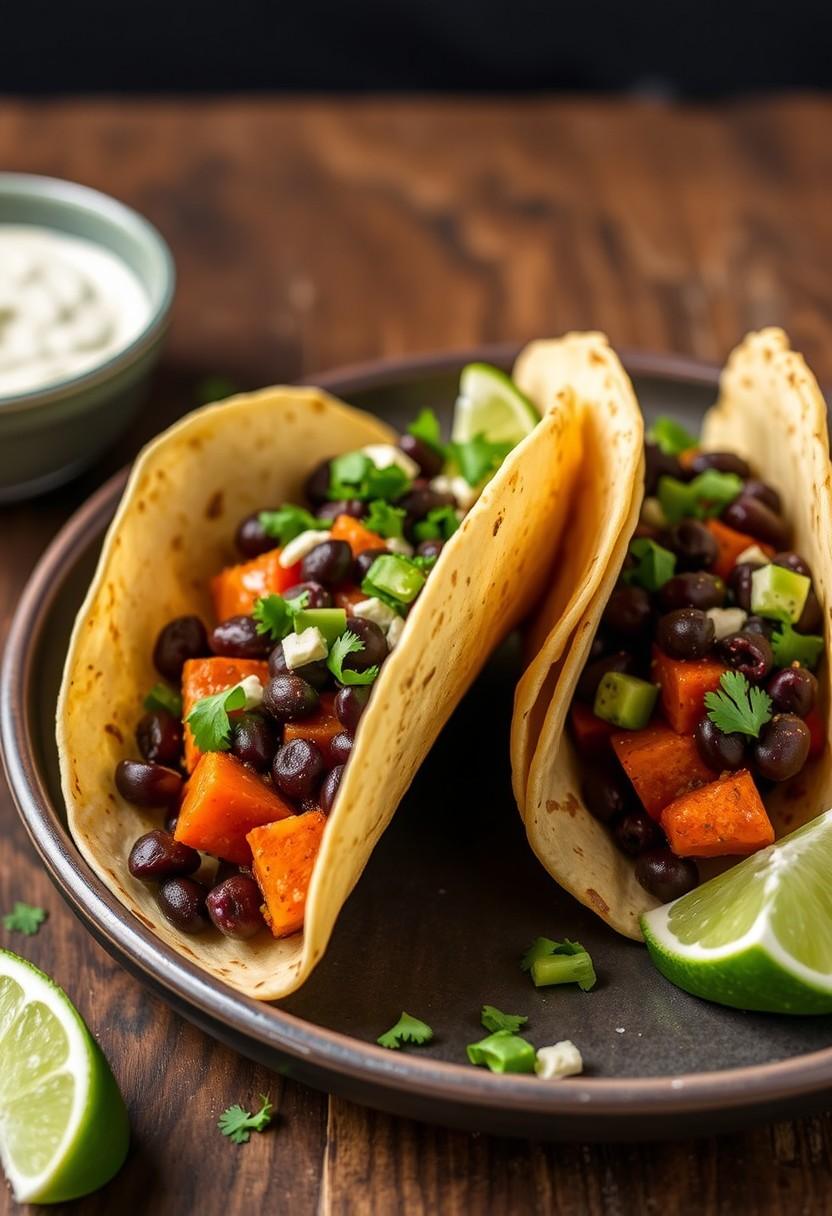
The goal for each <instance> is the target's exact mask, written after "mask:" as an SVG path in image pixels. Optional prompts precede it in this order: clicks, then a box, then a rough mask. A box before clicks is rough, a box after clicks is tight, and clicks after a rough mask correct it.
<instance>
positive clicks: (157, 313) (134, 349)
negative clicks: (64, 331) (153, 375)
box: [0, 172, 176, 417]
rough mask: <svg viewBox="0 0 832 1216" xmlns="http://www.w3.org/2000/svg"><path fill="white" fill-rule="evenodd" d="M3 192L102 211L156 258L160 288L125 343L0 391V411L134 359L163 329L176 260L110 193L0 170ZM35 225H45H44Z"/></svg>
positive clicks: (86, 383) (29, 404)
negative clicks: (44, 380)
mask: <svg viewBox="0 0 832 1216" xmlns="http://www.w3.org/2000/svg"><path fill="white" fill-rule="evenodd" d="M6 195H19V196H20V197H24V196H26V195H28V196H30V197H33V198H42V199H49V200H52V201H54V202H56V203H57V204H58V205H59V206H61V207H63V208H64V209H65V210H75V211H84V212H87V213H88V214H90V215H96V216H99V217H102V218H103V219H105V220H107V221H109V222H110V223H111V224H113V225H114V226H115V227H117V228H120V229H121V230H122V231H123V232H129V233H132V234H133V235H134V236H137V237H138V238H139V239H140V240H141V241H143V242H144V243H145V245H147V246H148V247H149V248H151V249H152V250H153V251H154V253H155V254H156V256H157V257H158V259H159V264H160V268H161V290H160V293H159V299H158V300H157V302H156V303H155V304H153V302H152V301H150V310H149V313H148V317H147V320H146V321H145V323H144V324H143V325H142V327H141V329H140V330H139V331H138V333H137V334H136V335H135V336H134V337H133V338H131V340H130V341H129V342H128V343H127V345H126V346H122V347H120V348H119V349H118V350H117V351H116V352H115V353H114V354H112V355H110V356H109V357H108V358H106V359H105V360H104V361H103V362H101V363H96V364H95V365H94V366H93V367H91V368H89V369H88V370H87V371H85V372H80V373H79V374H77V375H74V376H68V377H66V378H65V379H63V380H56V381H54V382H53V383H50V384H46V385H44V386H43V387H42V388H36V389H28V390H27V391H26V392H23V393H8V394H5V395H3V394H2V393H0V417H2V416H3V415H4V414H17V413H21V412H23V411H25V410H30V409H36V408H38V407H39V406H44V405H54V404H56V403H59V402H62V401H65V400H66V399H68V398H70V397H74V396H75V395H76V393H78V394H82V393H83V392H84V391H85V390H86V389H88V388H94V387H96V386H97V385H99V384H103V383H106V381H107V380H109V379H110V378H111V377H112V376H113V375H115V374H117V373H118V372H119V371H121V370H123V369H124V368H125V367H128V366H130V365H131V364H133V363H135V362H136V361H137V360H138V359H139V358H140V357H141V356H142V355H143V354H144V352H145V351H146V350H147V349H148V348H149V347H150V346H152V345H153V344H154V342H155V341H156V340H157V339H158V338H159V337H161V335H162V333H163V332H164V330H165V328H166V326H167V323H168V320H169V316H170V310H171V306H172V304H173V297H174V294H175V291H176V264H175V262H174V259H173V254H172V253H171V250H170V247H169V245H168V243H167V241H166V240H165V238H164V237H163V236H162V234H161V232H159V230H158V228H156V226H155V225H154V224H152V223H151V222H150V220H148V219H146V218H145V217H144V216H143V215H141V214H140V213H139V212H138V211H136V210H135V209H134V208H133V207H130V206H128V204H127V203H123V202H121V200H120V199H117V198H115V197H114V196H113V195H111V194H105V193H104V191H102V190H96V189H95V188H94V187H93V186H85V185H83V184H82V183H81V182H73V181H69V180H66V179H64V178H60V177H49V176H48V175H46V174H39V173H12V172H10V173H6V172H0V197H3V196H6ZM39 226H42V227H47V228H48V227H49V226H50V225H48V224H45V225H39ZM56 231H62V230H60V229H56ZM93 243H95V244H98V243H100V242H95V241H94V242H93Z"/></svg>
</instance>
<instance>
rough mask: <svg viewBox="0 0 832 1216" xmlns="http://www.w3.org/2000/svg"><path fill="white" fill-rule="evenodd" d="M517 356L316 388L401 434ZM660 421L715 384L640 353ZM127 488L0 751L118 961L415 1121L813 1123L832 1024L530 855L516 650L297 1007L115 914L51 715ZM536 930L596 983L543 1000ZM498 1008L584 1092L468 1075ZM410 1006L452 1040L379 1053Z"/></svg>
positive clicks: (7, 696) (405, 809)
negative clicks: (741, 1000) (512, 727)
mask: <svg viewBox="0 0 832 1216" xmlns="http://www.w3.org/2000/svg"><path fill="white" fill-rule="evenodd" d="M515 353H516V352H515V350H514V348H510V347H498V348H491V349H487V350H478V351H475V352H466V353H463V354H457V355H443V356H430V357H425V358H416V359H410V360H400V361H392V362H386V363H382V364H375V365H371V366H368V367H362V368H351V369H345V370H344V371H342V372H337V373H332V374H331V375H327V376H325V377H319V378H318V380H317V382H318V383H320V384H324V385H325V387H327V388H329V389H331V390H332V391H333V392H335V393H338V394H339V395H340V396H343V397H345V398H346V399H347V400H349V401H351V402H353V403H355V404H356V405H361V406H364V407H365V408H368V409H371V410H374V411H375V412H378V413H380V414H383V415H384V416H385V417H388V418H389V419H390V420H391V421H393V422H394V423H402V422H404V421H406V420H407V419H408V418H410V417H412V416H413V414H414V412H415V411H416V410H417V409H418V408H419V407H420V406H422V405H426V404H432V405H434V406H435V407H436V408H437V409H438V410H440V411H444V412H447V410H448V409H449V408H450V405H451V403H452V402H453V398H454V394H455V385H456V379H457V375H458V372H459V368H460V367H461V366H462V365H463V364H464V363H466V362H468V361H469V360H470V359H472V358H477V359H486V360H489V361H492V362H498V363H501V364H503V365H505V366H509V365H510V363H511V361H512V358H513V356H514V354H515ZM625 361H626V363H627V366H628V368H629V370H630V372H631V374H632V375H633V377H634V380H635V383H636V388H637V391H638V392H639V395H640V398H641V401H642V404H643V406H644V408H645V411H646V413H647V414H648V415H650V414H651V413H655V412H656V411H657V410H662V411H672V412H673V413H674V414H676V415H677V416H678V417H679V418H680V419H681V420H682V421H686V422H688V423H689V424H690V425H691V427H692V428H694V429H695V428H696V426H697V424H698V421H699V418H700V417H701V414H702V412H703V410H704V409H705V408H706V407H707V405H708V404H709V403H710V401H711V400H712V399H713V396H714V392H715V387H716V372H715V370H714V369H713V368H710V367H707V366H705V365H703V364H699V363H693V362H690V361H687V360H680V359H674V358H667V357H660V356H648V355H643V354H633V355H631V356H630V357H629V358H627V359H626V360H625ZM123 484H124V476H123V475H120V476H118V477H116V478H114V479H113V480H112V481H110V482H108V483H107V484H106V485H105V486H103V487H102V489H101V490H99V491H98V493H97V494H95V495H94V496H93V497H92V498H91V499H90V500H89V501H88V502H87V504H86V505H85V506H84V507H83V508H82V509H81V510H80V511H79V512H78V513H77V514H76V515H75V516H74V517H73V518H72V519H71V520H70V521H69V523H68V524H67V525H66V527H65V528H64V529H63V531H62V532H61V533H60V534H59V535H58V536H57V538H56V539H55V541H54V542H53V544H52V545H51V546H50V548H49V549H48V551H47V552H46V554H45V555H44V557H43V558H42V560H41V562H40V563H39V565H38V567H37V569H36V570H35V572H34V574H33V575H32V578H31V580H30V583H29V585H28V587H27V589H26V592H25V593H24V595H23V597H22V599H21V602H20V605H19V607H18V611H17V614H16V616H15V619H14V622H13V624H12V628H11V631H10V633H9V637H8V643H7V649H6V657H5V662H4V667H3V674H2V688H1V689H0V713H1V714H2V720H1V722H0V725H1V726H2V743H3V751H4V758H5V762H6V766H7V771H8V776H9V780H10V783H11V785H12V789H13V792H14V796H15V799H16V801H17V803H18V806H19V808H20V813H21V815H22V817H23V820H24V822H25V824H26V827H27V829H28V831H29V834H30V836H31V838H32V840H33V842H34V845H35V847H36V849H37V850H38V852H39V854H40V856H41V858H42V859H43V862H44V864H45V866H46V868H47V870H48V872H49V874H50V875H51V877H52V879H53V880H54V882H55V883H56V885H57V886H58V888H59V890H60V891H61V892H62V894H63V895H64V897H65V898H66V900H67V901H68V903H69V904H70V906H71V907H72V908H73V909H74V910H75V912H76V913H77V914H78V916H79V917H80V919H81V920H82V921H83V922H84V923H85V924H86V925H87V927H88V928H89V929H90V930H91V932H92V933H93V934H94V935H95V937H96V938H97V939H98V940H99V941H100V942H101V943H102V944H103V945H104V946H105V947H106V948H107V949H108V950H109V951H110V953H111V954H113V955H114V956H115V957H116V958H117V959H118V960H119V961H120V962H121V963H122V964H123V965H124V966H125V967H127V968H128V969H129V970H130V971H131V972H133V973H134V974H135V975H137V976H138V977H139V978H140V979H141V980H143V981H144V982H145V983H147V984H149V985H150V986H151V987H153V988H154V989H155V990H156V991H157V992H158V993H159V994H160V995H161V996H162V997H163V998H164V999H165V1000H167V1001H168V1002H169V1003H170V1004H172V1005H173V1006H174V1007H175V1008H177V1009H178V1010H179V1011H180V1012H181V1013H183V1014H184V1015H185V1016H186V1017H188V1018H190V1019H191V1020H192V1021H193V1022H195V1023H196V1024H197V1025H199V1026H201V1027H202V1028H203V1029H204V1030H206V1031H207V1032H208V1033H210V1034H212V1035H214V1036H215V1037H217V1038H218V1039H221V1040H222V1041H223V1042H225V1043H228V1044H229V1045H231V1046H232V1047H234V1048H236V1049H238V1050H239V1051H241V1052H242V1053H244V1054H246V1055H249V1056H251V1057H253V1058H255V1059H257V1060H260V1061H262V1062H263V1063H265V1064H267V1065H269V1066H270V1067H273V1068H275V1069H277V1070H279V1071H280V1072H283V1073H285V1074H287V1075H291V1076H293V1077H295V1078H297V1079H298V1080H300V1081H303V1082H306V1083H308V1084H310V1085H314V1086H317V1087H319V1088H322V1089H327V1090H331V1091H333V1092H336V1093H339V1094H342V1095H344V1096H346V1097H349V1098H352V1099H354V1100H356V1101H359V1102H365V1103H367V1104H369V1105H373V1106H377V1107H379V1108H382V1109H385V1110H389V1111H392V1112H395V1113H398V1114H403V1115H410V1116H415V1117H417V1118H422V1119H426V1120H428V1121H431V1122H439V1123H446V1124H450V1125H456V1126H461V1127H466V1128H471V1129H478V1130H484V1131H493V1132H500V1133H508V1134H516V1135H529V1136H536V1137H546V1138H558V1139H570V1140H589V1139H604V1140H608V1139H632V1138H638V1139H645V1138H650V1137H655V1136H668V1135H683V1134H685V1135H687V1134H692V1133H695V1132H708V1133H710V1132H713V1131H715V1130H718V1129H720V1128H727V1127H731V1126H737V1125H739V1124H741V1123H743V1122H748V1121H750V1120H752V1119H763V1118H773V1117H774V1116H783V1115H786V1114H794V1113H805V1112H806V1111H807V1110H808V1109H810V1108H813V1107H819V1106H822V1105H825V1104H826V1103H827V1101H828V1093H829V1091H830V1089H832V1020H830V1019H828V1018H806V1019H796V1018H795V1019H788V1018H777V1017H772V1016H767V1015H756V1014H743V1013H738V1012H734V1011H731V1010H727V1009H720V1008H718V1007H716V1006H712V1005H708V1004H705V1003H703V1002H700V1001H697V1000H696V999H695V998H693V997H689V996H687V995H686V994H685V993H683V992H680V991H678V990H677V989H675V988H673V987H672V986H671V985H669V984H667V983H666V982H665V981H664V980H663V979H662V978H661V977H660V976H659V975H658V974H657V973H656V972H655V971H654V970H653V969H652V967H651V965H650V963H649V960H648V958H647V955H646V952H645V951H644V949H643V948H642V947H640V946H638V945H635V944H634V943H632V942H629V941H625V940H624V939H622V938H618V937H616V936H615V935H614V934H613V933H612V932H611V931H610V930H608V929H607V928H606V927H605V926H604V925H603V924H601V922H600V921H598V920H597V919H596V918H595V917H593V916H592V914H591V913H589V912H588V911H586V910H585V909H584V908H582V907H580V906H579V905H578V904H577V903H575V902H574V901H573V900H572V899H571V898H570V897H568V896H567V895H565V894H564V893H563V892H562V891H560V890H559V889H558V888H557V887H556V886H555V885H554V884H553V883H552V882H551V880H550V879H549V878H548V877H547V875H546V874H545V873H544V871H543V870H542V868H541V867H540V866H539V864H538V863H537V861H536V860H535V859H534V857H533V856H532V854H531V852H530V850H529V848H528V847H527V845H526V842H525V838H524V835H523V832H522V829H521V825H520V821H519V817H518V815H517V812H516V809H515V806H514V803H513V800H512V797H511V788H510V781H509V768H508V727H509V719H510V713H511V698H512V693H513V688H514V682H515V680H516V678H517V675H518V654H517V651H516V648H513V647H512V645H511V644H508V645H507V646H506V647H504V648H503V650H502V652H501V653H500V654H499V655H497V656H495V658H494V659H493V660H492V662H491V663H490V665H489V667H488V668H487V670H486V671H485V672H484V674H483V676H482V677H481V679H480V681H479V682H478V684H477V685H476V686H475V688H474V689H473V690H472V691H471V693H469V695H468V697H467V698H466V700H465V701H464V702H463V704H462V705H461V707H460V708H459V710H458V712H457V714H456V715H455V716H454V718H453V720H452V721H451V723H449V725H448V727H447V729H446V730H445V732H444V733H443V735H442V737H441V738H440V740H439V742H438V743H437V745H436V747H435V748H434V750H433V752H432V753H431V756H430V758H429V759H428V761H427V762H426V764H425V765H424V767H423V769H422V771H421V772H420V774H419V776H418V778H417V780H416V782H415V783H414V785H413V788H412V789H411V791H410V793H409V794H408V796H407V797H406V799H405V801H404V803H403V804H402V807H401V808H400V811H399V813H398V815H397V816H396V819H395V821H394V823H393V826H392V827H391V829H390V830H389V831H388V833H387V834H386V836H385V837H384V839H383V840H382V842H381V844H380V846H379V848H378V849H377V851H376V853H375V855H374V857H373V859H372V861H371V863H370V865H369V867H368V869H367V871H366V873H365V875H364V876H363V878H362V879H361V882H360V883H359V885H358V887H357V889H356V891H355V893H354V894H353V896H352V898H351V899H350V901H349V903H348V905H347V907H346V908H345V909H344V912H343V915H342V916H341V919H340V921H339V924H338V927H337V930H336V933H335V936H334V938H333V941H332V944H331V947H330V950H329V952H328V954H327V956H326V958H325V960H324V962H323V963H322V964H321V966H320V967H319V968H318V970H317V971H316V972H315V974H314V975H313V976H312V978H311V979H310V980H309V982H308V983H307V984H306V986H305V987H304V989H303V990H302V991H301V992H300V993H297V994H296V995H295V996H294V997H292V998H291V999H290V1000H287V1001H284V1002H282V1003H281V1004H280V1006H273V1005H261V1004H258V1003H257V1002H254V1001H250V1000H247V999H245V998H243V997H240V996H238V995H236V994H235V993H234V992H232V991H231V990H229V989H227V988H226V987H225V986H224V985H223V984H221V983H220V982H219V981H216V980H213V979H211V978H210V977H208V976H206V975H204V974H203V973H201V972H200V971H199V970H197V969H196V968H194V967H193V966H191V965H190V964H189V963H188V962H186V961H185V959H183V958H181V957H179V956H178V955H177V954H175V953H173V952H172V951H170V950H169V949H167V948H166V947H165V946H163V945H162V944H161V943H160V942H159V941H158V940H157V939H156V938H155V937H154V936H153V934H152V933H150V932H148V931H147V930H146V929H145V928H144V927H143V926H142V925H141V924H140V923H139V922H138V921H137V920H135V919H134V918H133V917H131V916H130V915H129V914H128V913H126V912H125V911H124V909H122V907H121V906H120V905H119V904H118V902H117V901H116V900H115V898H114V897H113V896H112V895H111V894H110V892H109V891H108V890H107V889H106V888H105V887H104V886H103V885H102V884H101V883H100V882H99V881H98V879H97V878H96V877H95V876H94V875H93V874H92V873H91V872H90V870H89V869H88V868H87V866H86V865H85V863H84V862H83V860H82V859H81V857H80V855H79V854H78V852H77V851H76V849H75V847H74V845H73V843H72V840H71V838H70V837H69V835H68V833H67V830H66V826H65V819H64V812H63V807H62V803H61V797H60V792H59V786H58V779H57V757H56V751H55V742H54V731H53V717H54V707H55V698H56V693H57V688H58V684H59V680H60V671H61V665H62V661H63V657H64V654H65V651H66V646H67V641H68V636H69V631H70V628H71V625H72V620H73V617H74V615H75V613H76V611H77V609H78V606H79V604H80V602H81V598H82V596H83V593H84V591H85V589H86V586H87V584H88V582H89V579H90V577H91V574H92V571H93V567H94V563H95V559H96V556H97V552H98V548H99V545H100V541H101V537H102V533H103V530H104V529H105V527H106V525H107V523H108V522H109V520H110V518H111V516H112V514H113V511H114V509H115V506H116V503H117V501H118V497H119V494H120V492H121V489H122V486H123ZM538 934H547V935H550V936H553V937H562V936H569V937H572V938H578V939H579V940H581V941H582V942H583V943H584V944H585V945H586V946H587V947H588V948H589V949H590V951H591V953H592V955H593V958H594V960H595V963H596V967H597V970H598V973H599V981H600V982H599V985H598V987H597V989H596V990H595V991H593V992H592V993H590V994H584V993H581V992H580V991H578V990H574V991H572V990H557V989H555V990H550V991H548V992H546V991H543V992H536V991H535V990H534V989H533V988H532V986H531V985H530V983H529V981H528V979H527V978H526V977H525V976H524V975H523V974H521V972H520V971H519V969H518V966H517V961H518V957H519V955H520V953H521V952H522V950H523V948H524V947H525V946H526V944H527V943H528V942H529V941H530V940H531V939H532V938H533V937H535V936H537V935H538ZM484 1002H488V1003H491V1004H494V1005H497V1006H498V1007H500V1008H502V1009H505V1010H508V1011H511V1012H517V1013H525V1014H527V1015H529V1025H528V1035H529V1037H530V1038H531V1039H532V1040H533V1041H534V1042H535V1043H536V1044H537V1045H538V1046H540V1045H542V1044H544V1043H552V1042H555V1041H557V1040H559V1039H564V1038H571V1039H573V1040H574V1041H575V1042H576V1043H577V1044H578V1045H579V1046H580V1048H581V1050H582V1052H583V1055H584V1059H585V1062H586V1074H585V1075H584V1076H582V1077H580V1078H575V1079H572V1080H569V1081H563V1082H558V1083H550V1084H545V1083H543V1082H540V1081H538V1080H536V1079H535V1078H532V1077H498V1076H492V1075H491V1074H489V1073H487V1072H485V1071H484V1070H481V1069H474V1068H472V1067H470V1066H469V1065H467V1064H465V1063H463V1061H464V1059H465V1045H466V1043H469V1042H472V1041H474V1040H475V1039H477V1038H479V1037H481V1036H482V1034H483V1033H484V1032H483V1030H482V1029H481V1027H480V1025H479V1016H478V1014H479V1007H480V1005H481V1004H482V1003H484ZM401 1009H407V1010H408V1011H410V1012H411V1013H414V1014H417V1015H419V1016H420V1017H423V1018H424V1019H426V1020H427V1021H428V1022H430V1023H431V1025H432V1026H433V1027H434V1028H435V1030H436V1039H435V1041H434V1042H433V1043H432V1044H431V1045H430V1046H429V1047H427V1048H423V1049H418V1050H409V1051H401V1052H390V1051H384V1050H382V1049H381V1048H378V1047H376V1046H375V1045H374V1039H375V1037H376V1035H378V1033H379V1032H380V1031H382V1030H384V1029H386V1028H387V1027H388V1026H389V1025H390V1024H391V1023H392V1022H393V1021H395V1019H396V1017H397V1016H398V1014H399V1011H400V1010H401Z"/></svg>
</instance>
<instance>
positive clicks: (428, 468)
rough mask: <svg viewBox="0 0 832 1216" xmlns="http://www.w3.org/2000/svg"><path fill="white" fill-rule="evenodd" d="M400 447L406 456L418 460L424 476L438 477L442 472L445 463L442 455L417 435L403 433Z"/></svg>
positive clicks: (420, 470)
mask: <svg viewBox="0 0 832 1216" xmlns="http://www.w3.org/2000/svg"><path fill="white" fill-rule="evenodd" d="M399 447H400V448H401V450H402V451H403V452H404V454H405V455H406V456H409V457H410V459H411V460H415V461H416V463H417V464H418V466H419V472H420V473H421V474H422V476H423V477H427V478H428V479H430V478H431V477H438V476H439V474H440V473H441V472H442V468H443V466H444V463H445V461H444V458H443V457H442V455H441V454H440V453H439V452H437V451H436V449H435V448H432V447H430V446H429V445H428V444H426V443H424V442H423V441H422V440H421V439H417V438H416V436H415V435H402V437H401V439H400V440H399Z"/></svg>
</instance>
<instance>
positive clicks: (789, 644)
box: [771, 621, 824, 670]
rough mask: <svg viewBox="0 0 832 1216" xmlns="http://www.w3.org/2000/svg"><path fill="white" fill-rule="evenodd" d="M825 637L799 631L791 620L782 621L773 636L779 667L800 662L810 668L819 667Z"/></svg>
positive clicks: (775, 656)
mask: <svg viewBox="0 0 832 1216" xmlns="http://www.w3.org/2000/svg"><path fill="white" fill-rule="evenodd" d="M823 645H824V643H823V638H822V637H820V635H819V634H814V633H798V632H797V630H796V629H795V628H794V626H793V625H792V624H791V622H789V621H782V622H781V623H780V624H779V626H778V628H777V629H776V631H775V632H774V634H773V635H772V638H771V649H772V651H773V653H774V661H775V663H776V664H777V666H778V667H791V665H792V663H799V664H800V665H801V667H808V668H809V669H810V670H812V669H814V668H815V667H817V665H818V662H819V660H820V656H821V655H822V654H823Z"/></svg>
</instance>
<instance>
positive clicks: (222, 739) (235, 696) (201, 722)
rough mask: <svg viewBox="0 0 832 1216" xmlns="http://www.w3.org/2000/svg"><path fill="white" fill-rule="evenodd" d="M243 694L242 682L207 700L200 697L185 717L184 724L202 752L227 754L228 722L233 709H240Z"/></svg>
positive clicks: (244, 691)
mask: <svg viewBox="0 0 832 1216" xmlns="http://www.w3.org/2000/svg"><path fill="white" fill-rule="evenodd" d="M245 703H246V690H245V688H244V687H243V683H242V681H240V683H239V684H235V685H234V687H233V688H224V689H223V690H222V692H217V693H214V694H213V696H210V697H202V698H201V699H200V700H199V701H197V703H196V705H194V707H193V709H192V710H191V712H190V713H189V714H188V717H187V718H186V721H187V723H188V726H190V728H191V732H192V733H193V736H194V743H196V745H197V747H198V748H199V750H200V751H201V752H227V751H228V750H229V748H230V747H231V719H230V718H229V716H228V715H229V714H230V713H233V711H234V710H235V709H243V707H244V706H245Z"/></svg>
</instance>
